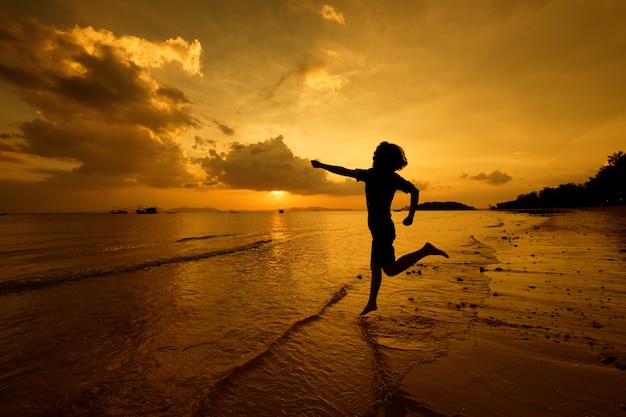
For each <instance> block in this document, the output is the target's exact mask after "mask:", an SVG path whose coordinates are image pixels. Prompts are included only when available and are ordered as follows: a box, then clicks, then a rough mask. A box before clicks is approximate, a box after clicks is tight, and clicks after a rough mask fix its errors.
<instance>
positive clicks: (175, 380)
mask: <svg viewBox="0 0 626 417" xmlns="http://www.w3.org/2000/svg"><path fill="white" fill-rule="evenodd" d="M586 215H587V214H586V213H584V212H575V213H570V214H566V215H563V216H570V217H569V218H568V219H571V216H583V217H581V219H582V220H585V221H586V222H588V219H586V217H585V216H586ZM603 216H605V215H604V214H603ZM553 218H554V216H553V217H541V216H533V215H528V214H511V213H502V212H486V211H477V212H418V213H417V214H416V219H415V223H414V225H413V226H411V227H409V228H406V227H404V226H402V225H401V224H400V222H401V220H402V213H394V220H395V221H396V224H397V226H396V227H397V231H398V238H397V244H396V253H397V254H398V255H401V254H403V253H405V252H407V251H409V250H415V249H417V248H419V247H421V246H422V245H423V243H424V242H426V241H431V242H432V243H434V244H435V245H437V246H439V247H441V248H442V249H444V250H446V251H447V252H448V253H449V254H450V259H444V258H441V257H431V258H426V259H424V260H423V261H422V262H421V263H420V264H419V265H416V266H415V267H414V268H412V269H411V270H409V271H408V273H407V274H402V275H399V276H397V277H393V278H384V281H383V287H382V289H381V292H380V295H379V304H378V307H379V310H378V311H376V312H374V313H371V314H370V315H368V316H367V317H364V318H363V317H358V313H359V312H360V311H361V309H362V307H363V306H364V304H365V302H366V300H367V295H368V292H369V268H368V262H369V246H370V238H369V233H368V231H367V227H366V213H364V212H293V213H291V212H287V213H284V214H278V213H238V214H229V213H193V214H192V213H180V214H177V215H161V214H160V215H156V216H137V215H132V214H128V215H109V214H80V215H70V214H50V215H43V214H41V215H15V216H11V215H10V216H6V218H3V219H2V223H1V224H0V227H1V228H2V231H3V234H4V236H5V239H4V240H3V241H2V242H1V243H0V268H1V270H2V276H1V278H0V280H1V281H0V293H1V295H0V381H1V382H0V402H1V403H2V409H3V413H4V414H3V415H8V416H45V415H51V414H55V413H59V414H62V415H67V416H81V415H85V416H86V415H111V416H117V415H119V416H134V415H152V416H229V415H233V416H234V415H238V416H242V415H251V416H252V415H254V416H279V415H285V416H296V415H299V416H342V415H352V416H370V415H374V414H375V413H376V410H377V408H378V407H379V406H380V405H381V404H383V403H384V402H385V401H386V399H387V398H388V397H389V396H390V395H391V394H392V393H393V392H394V391H395V390H396V389H397V387H398V384H399V381H400V380H401V379H402V376H403V375H404V374H405V373H406V372H407V371H408V370H409V369H410V368H411V367H414V366H419V365H420V364H424V363H428V362H431V361H434V360H436V359H437V358H438V357H441V356H442V355H444V354H446V349H447V346H448V345H449V343H450V342H451V341H452V340H454V339H455V338H463V337H464V335H466V334H467V332H468V331H470V329H471V325H472V322H473V321H475V320H477V319H479V317H480V311H481V306H483V305H485V303H487V302H492V301H493V300H494V298H493V297H492V289H491V286H492V282H491V280H492V279H500V278H498V276H497V275H495V272H492V271H493V269H495V267H496V266H506V268H507V269H509V270H523V269H524V268H528V267H529V265H528V263H527V262H528V258H527V257H526V256H524V259H519V256H520V252H519V250H515V246H514V245H515V243H513V240H511V239H503V236H505V235H506V236H509V237H510V236H526V233H531V232H532V233H534V234H533V236H535V238H533V239H530V240H528V241H524V243H523V245H522V246H523V248H528V247H530V245H539V242H540V241H541V242H544V240H545V239H546V237H545V236H546V233H545V232H547V229H548V227H551V226H549V225H550V224H551V223H546V220H551V219H553ZM568 221H570V220H568ZM598 222H599V224H598V225H596V226H597V227H600V226H602V227H605V228H606V227H608V226H606V222H603V221H602V220H598ZM567 224H574V225H575V224H577V223H576V221H574V222H573V223H572V222H571V221H570V222H569V223H567ZM619 224H621V226H619V227H621V229H619V227H617V229H618V230H617V231H614V232H611V233H612V235H611V236H606V235H605V234H602V233H601V232H593V236H592V237H591V238H590V237H587V238H586V239H587V240H585V242H587V241H589V239H591V241H592V242H595V243H593V244H592V245H591V247H590V252H591V253H593V254H594V255H593V256H596V255H597V254H598V253H601V252H606V251H607V250H608V247H607V245H613V244H614V245H615V247H611V250H612V251H613V253H615V254H619V253H620V252H619V249H616V248H618V247H620V245H624V246H626V240H625V238H624V237H625V236H626V227H624V223H623V222H622V223H619ZM596 226H593V225H587V226H586V227H589V228H591V229H593V230H596V229H594V227H596ZM554 227H555V228H556V229H559V227H562V226H559V225H558V224H556V225H554ZM559 230H560V229H559ZM575 234H578V232H576V233H575ZM542 239H543V240H542ZM620 239H621V240H620ZM542 245H543V246H536V247H537V248H538V249H541V253H543V254H544V255H543V256H541V259H539V258H538V257H537V256H535V257H534V258H531V259H535V260H536V261H538V262H539V261H540V262H541V263H540V264H539V266H536V267H535V268H536V269H541V270H542V271H543V270H545V269H548V268H551V267H552V266H549V265H548V264H549V263H550V262H552V263H555V264H556V265H559V264H562V262H563V259H562V258H563V257H562V255H560V254H556V253H554V254H553V253H550V249H549V245H545V244H543V243H542ZM518 248H519V246H518ZM524 250H526V249H524ZM598 256H600V255H598ZM570 258H571V259H570ZM570 258H568V259H567V262H569V263H570V264H571V265H574V264H575V263H576V262H577V261H579V262H580V257H579V256H576V255H574V256H571V257H570ZM600 258H601V259H600V260H599V261H598V262H604V261H605V260H606V259H605V258H602V256H600ZM620 262H621V263H619V265H623V260H622V261H620ZM580 263H581V264H582V262H580ZM617 264H618V263H616V265H617ZM609 265H611V264H610V263H609ZM481 266H482V267H484V268H487V269H488V271H487V273H483V272H481V271H480V267H481ZM555 267H556V266H555ZM583 269H584V268H583ZM618 269H619V268H618ZM584 270H585V271H587V270H588V269H584ZM611 273H614V274H616V276H615V277H613V278H614V279H615V280H617V279H618V278H617V277H618V276H621V275H620V274H621V273H622V271H621V270H618V271H614V272H611ZM511 279H512V280H514V279H515V278H511ZM615 286H616V289H617V290H619V291H622V290H621V289H622V288H623V286H622V283H620V282H617V281H616V282H615ZM502 299H504V297H502ZM613 300H615V298H613ZM509 302H510V300H509ZM537 302H538V303H540V301H537ZM613 313H615V311H614V312H613Z"/></svg>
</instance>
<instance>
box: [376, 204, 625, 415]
mask: <svg viewBox="0 0 626 417" xmlns="http://www.w3.org/2000/svg"><path fill="white" fill-rule="evenodd" d="M625 214H626V212H625V211H624V210H623V209H608V210H589V211H581V212H577V213H574V215H572V214H555V215H549V216H546V222H545V223H543V224H541V225H540V226H538V227H536V228H534V230H529V231H527V232H525V233H517V234H510V233H508V232H507V231H506V230H497V231H494V234H493V236H490V237H488V238H485V240H487V241H486V242H484V243H486V244H488V245H490V246H491V247H493V248H494V249H496V251H497V255H496V256H497V258H498V263H496V264H494V265H486V266H485V267H484V268H483V270H482V272H481V273H483V274H487V275H488V276H489V278H490V281H489V282H490V284H489V294H488V296H487V297H486V298H485V299H484V300H483V302H482V303H480V305H479V306H478V308H477V309H476V315H475V317H474V319H473V323H472V326H471V330H470V331H469V332H468V333H466V334H463V335H458V337H457V339H456V340H455V341H454V342H452V343H451V344H450V346H449V348H448V350H447V354H446V355H445V356H444V357H441V358H438V359H437V360H435V361H433V362H432V363H427V364H423V365H420V366H418V367H416V368H414V369H413V370H411V371H410V372H409V373H408V374H407V375H406V377H405V378H404V380H403V382H402V384H401V387H400V392H398V394H397V395H396V396H395V397H394V398H393V400H392V401H391V403H390V404H388V405H387V406H386V407H385V408H384V409H381V410H380V411H379V413H378V416H426V417H441V416H446V417H451V416H464V417H470V416H472V417H490V416H494V417H495V416H498V417H502V416H509V417H517V416H520V417H521V416H531V415H532V416H568V417H571V416H603V417H606V416H609V417H610V416H626V388H625V387H626V318H625V316H626V239H625V234H624V232H625V231H626V227H625V226H624V225H625V222H624V216H625Z"/></svg>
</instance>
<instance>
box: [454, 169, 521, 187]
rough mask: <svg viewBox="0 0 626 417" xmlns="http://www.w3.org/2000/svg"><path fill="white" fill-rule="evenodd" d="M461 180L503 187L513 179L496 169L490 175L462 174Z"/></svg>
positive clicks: (482, 173)
mask: <svg viewBox="0 0 626 417" xmlns="http://www.w3.org/2000/svg"><path fill="white" fill-rule="evenodd" d="M461 178H464V179H470V180H474V181H481V182H485V183H487V184H490V185H503V184H506V183H507V182H509V181H511V180H512V179H513V177H511V176H510V175H508V174H506V173H505V172H502V171H500V170H497V169H496V170H495V171H492V172H491V173H490V174H485V173H484V172H481V173H480V174H478V175H472V176H470V175H467V174H463V175H462V176H461Z"/></svg>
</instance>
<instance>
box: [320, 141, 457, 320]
mask: <svg viewBox="0 0 626 417" xmlns="http://www.w3.org/2000/svg"><path fill="white" fill-rule="evenodd" d="M311 165H313V167H314V168H322V169H325V170H326V171H328V172H332V173H333V174H337V175H343V176H345V177H352V178H356V180H357V181H363V182H364V183H365V198H366V201H367V214H368V216H367V224H368V226H369V229H370V232H371V234H372V253H371V259H370V268H371V270H372V283H371V289H370V297H369V301H368V303H367V305H366V306H365V308H364V309H363V311H362V312H361V314H360V315H361V316H363V315H365V314H367V313H369V312H371V311H374V310H376V309H377V306H376V298H377V297H378V290H379V289H380V284H381V282H382V271H385V274H387V275H389V276H394V275H397V274H399V273H401V272H403V271H406V270H407V269H408V268H410V267H411V266H413V265H414V264H415V263H416V262H417V261H419V260H420V259H422V258H423V257H425V256H428V255H440V256H444V257H446V258H447V257H448V254H447V253H445V252H444V251H442V250H440V249H437V248H436V247H434V246H433V245H431V244H430V243H426V244H425V245H424V246H423V247H422V248H421V249H419V250H417V251H415V252H411V253H409V254H407V255H404V256H402V257H401V258H399V259H398V260H396V256H395V250H394V248H393V241H394V239H395V238H396V230H395V227H394V225H393V220H392V219H391V202H392V200H393V196H394V194H395V192H396V190H400V191H403V192H405V193H410V194H411V206H410V208H409V214H408V215H407V217H406V219H404V221H403V222H402V223H403V224H404V225H405V226H410V225H411V224H412V223H413V216H414V215H415V210H416V208H417V204H418V201H419V190H418V189H417V188H416V187H415V185H413V184H412V183H411V182H409V181H407V180H405V179H404V178H402V177H401V176H400V175H399V174H398V173H396V171H399V170H401V169H402V168H404V167H405V166H406V165H407V160H406V157H405V156H404V151H403V150H402V148H401V147H399V146H398V145H394V144H391V143H388V142H382V143H381V144H380V145H378V147H377V148H376V151H375V152H374V163H373V167H372V168H370V169H367V170H363V169H348V168H344V167H341V166H335V165H327V164H323V163H321V162H319V161H311Z"/></svg>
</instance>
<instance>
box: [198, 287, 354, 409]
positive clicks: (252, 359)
mask: <svg viewBox="0 0 626 417" xmlns="http://www.w3.org/2000/svg"><path fill="white" fill-rule="evenodd" d="M349 288H350V285H349V284H345V285H343V286H342V287H341V288H339V289H338V290H337V291H335V293H334V294H333V295H332V296H331V298H330V299H329V300H328V302H326V304H324V305H323V306H322V308H321V309H320V310H319V311H318V312H317V313H314V314H311V315H310V316H306V317H302V318H300V319H298V320H296V321H294V322H293V323H292V324H291V325H290V326H289V327H288V328H287V329H286V330H285V331H284V332H283V333H282V334H281V335H280V336H278V337H277V338H276V339H274V340H273V341H272V342H270V343H269V344H267V345H266V346H265V347H264V348H263V349H260V350H259V351H257V352H255V353H253V354H252V355H250V356H248V357H247V358H246V359H245V360H244V361H243V362H242V363H240V364H238V365H235V366H234V367H233V368H231V369H230V370H228V371H227V372H226V373H225V375H223V376H222V377H221V378H220V379H219V381H217V383H215V384H214V385H213V387H212V388H211V391H210V393H209V396H208V397H207V398H206V399H205V400H204V401H203V404H202V407H201V409H200V410H199V414H196V415H198V416H200V415H201V416H205V415H212V414H211V412H210V410H211V409H212V408H213V407H214V405H215V402H216V400H217V398H218V397H219V394H220V392H222V391H223V390H224V389H227V387H228V384H229V382H230V381H231V380H232V378H235V377H237V376H238V375H241V374H243V373H245V372H246V371H247V370H249V369H252V368H254V367H255V366H256V365H257V364H258V363H259V362H260V361H262V360H263V358H264V357H265V356H267V355H269V354H270V352H271V351H272V349H273V348H274V347H275V346H278V345H280V344H281V343H283V342H284V341H285V340H286V339H287V338H289V337H290V336H291V335H292V334H293V332H295V331H296V330H298V329H299V328H301V327H303V326H305V325H306V324H308V323H310V322H312V321H315V320H319V319H320V318H321V317H322V316H323V314H324V313H325V312H326V310H327V309H328V308H329V307H331V306H332V305H334V304H336V303H338V302H339V301H341V300H342V299H343V298H344V297H345V296H346V295H347V294H348V289H349ZM207 412H208V413H209V414H206V413H207Z"/></svg>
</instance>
